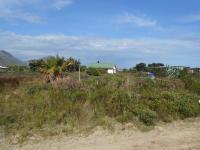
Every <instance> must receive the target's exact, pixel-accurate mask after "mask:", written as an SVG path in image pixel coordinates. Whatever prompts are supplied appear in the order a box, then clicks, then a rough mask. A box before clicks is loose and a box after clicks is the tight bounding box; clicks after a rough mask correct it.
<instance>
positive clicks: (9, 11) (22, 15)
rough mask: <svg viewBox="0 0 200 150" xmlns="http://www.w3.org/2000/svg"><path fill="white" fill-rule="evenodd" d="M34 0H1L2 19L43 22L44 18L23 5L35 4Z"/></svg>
mask: <svg viewBox="0 0 200 150" xmlns="http://www.w3.org/2000/svg"><path fill="white" fill-rule="evenodd" d="M33 3H34V1H33V0H29V1H26V0H0V19H4V20H6V21H16V20H21V21H26V22H30V23H42V22H43V21H42V19H41V18H40V17H39V16H37V15H35V14H33V13H31V12H28V11H26V10H24V9H23V6H26V5H31V4H33Z"/></svg>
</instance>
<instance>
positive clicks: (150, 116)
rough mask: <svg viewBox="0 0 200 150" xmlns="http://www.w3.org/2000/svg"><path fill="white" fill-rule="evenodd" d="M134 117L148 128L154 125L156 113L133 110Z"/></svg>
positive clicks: (147, 110)
mask: <svg viewBox="0 0 200 150" xmlns="http://www.w3.org/2000/svg"><path fill="white" fill-rule="evenodd" d="M133 113H134V115H136V116H137V117H138V118H139V120H140V121H142V122H143V123H144V124H146V125H148V126H152V125H155V122H156V118H157V114H156V112H154V111H152V110H150V109H148V108H135V109H134V110H133Z"/></svg>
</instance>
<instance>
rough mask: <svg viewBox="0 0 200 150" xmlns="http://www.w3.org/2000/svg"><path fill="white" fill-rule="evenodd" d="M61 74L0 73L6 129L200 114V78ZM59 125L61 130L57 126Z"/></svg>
mask: <svg viewBox="0 0 200 150" xmlns="http://www.w3.org/2000/svg"><path fill="white" fill-rule="evenodd" d="M81 74H82V80H81V82H79V81H78V80H77V79H76V75H77V74H76V73H71V74H67V75H66V74H65V75H63V79H57V80H55V81H52V83H51V84H50V83H46V82H44V80H43V76H42V75H40V74H39V73H29V74H14V75H13V74H8V73H7V74H4V75H3V74H2V75H1V78H0V118H1V119H0V126H1V127H2V128H3V129H4V131H5V132H6V133H7V134H22V135H23V136H28V135H29V134H31V133H33V131H39V132H40V133H43V134H50V135H55V134H57V133H58V132H62V133H73V131H75V130H77V129H79V130H86V129H91V128H93V127H95V126H103V127H106V128H112V125H113V123H114V122H119V123H128V122H131V123H133V124H135V125H136V126H141V125H145V126H154V125H155V124H156V123H157V122H159V121H164V122H171V121H173V120H177V119H184V118H188V117H197V116H200V104H199V103H198V100H199V99H200V92H199V88H200V78H199V76H192V77H191V76H190V77H189V76H183V77H182V78H168V77H164V78H156V79H154V80H152V79H149V78H147V77H142V76H140V75H139V74H138V73H127V72H126V73H124V72H121V73H118V74H116V75H106V74H104V75H101V76H89V75H87V74H86V73H84V72H82V73H81ZM58 129H59V130H58Z"/></svg>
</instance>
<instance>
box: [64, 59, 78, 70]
mask: <svg viewBox="0 0 200 150" xmlns="http://www.w3.org/2000/svg"><path fill="white" fill-rule="evenodd" d="M80 64H81V63H80V61H79V60H76V59H74V58H72V57H70V58H68V59H67V60H66V61H65V62H64V64H63V68H62V69H63V71H69V72H73V71H78V69H79V65H80Z"/></svg>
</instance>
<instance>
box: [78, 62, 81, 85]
mask: <svg viewBox="0 0 200 150" xmlns="http://www.w3.org/2000/svg"><path fill="white" fill-rule="evenodd" d="M78 62H79V65H78V80H79V82H80V81H81V67H80V60H78Z"/></svg>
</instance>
